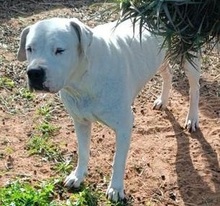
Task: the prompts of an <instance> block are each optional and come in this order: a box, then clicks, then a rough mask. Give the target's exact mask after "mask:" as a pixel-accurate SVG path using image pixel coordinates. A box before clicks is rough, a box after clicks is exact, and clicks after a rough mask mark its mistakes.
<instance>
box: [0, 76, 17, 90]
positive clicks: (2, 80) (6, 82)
mask: <svg viewBox="0 0 220 206" xmlns="http://www.w3.org/2000/svg"><path fill="white" fill-rule="evenodd" d="M14 86H15V83H14V81H13V80H12V79H10V78H7V77H0V88H1V87H2V88H7V89H12V88H14Z"/></svg>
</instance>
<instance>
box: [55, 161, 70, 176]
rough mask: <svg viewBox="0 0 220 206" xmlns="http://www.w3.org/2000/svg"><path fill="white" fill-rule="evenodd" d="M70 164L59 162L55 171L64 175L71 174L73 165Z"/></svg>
mask: <svg viewBox="0 0 220 206" xmlns="http://www.w3.org/2000/svg"><path fill="white" fill-rule="evenodd" d="M70 163H71V162H58V163H56V165H55V166H54V167H53V169H54V170H55V171H56V172H58V173H61V174H63V175H66V174H69V173H70V172H71V171H72V170H73V164H70Z"/></svg>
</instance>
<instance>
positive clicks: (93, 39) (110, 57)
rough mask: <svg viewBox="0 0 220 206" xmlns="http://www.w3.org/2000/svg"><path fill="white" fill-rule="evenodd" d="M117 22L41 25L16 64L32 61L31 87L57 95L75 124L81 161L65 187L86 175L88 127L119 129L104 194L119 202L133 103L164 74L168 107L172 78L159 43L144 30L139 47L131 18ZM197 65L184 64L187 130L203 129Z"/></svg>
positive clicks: (162, 103) (27, 37)
mask: <svg viewBox="0 0 220 206" xmlns="http://www.w3.org/2000/svg"><path fill="white" fill-rule="evenodd" d="M115 25H116V23H108V24H104V25H101V26H97V27H95V28H94V29H91V28H89V27H88V26H86V25H84V24H83V23H81V22H80V21H79V20H77V19H75V18H74V19H65V18H53V19H49V20H43V21H39V22H37V23H35V24H34V25H32V26H29V27H27V28H25V29H24V30H23V31H22V34H21V40H20V48H19V51H18V60H20V61H24V60H26V59H27V61H28V68H27V75H28V82H29V87H30V89H33V90H39V91H46V92H51V93H56V92H60V95H61V99H62V101H63V103H64V105H65V107H66V109H67V111H68V112H69V114H70V115H71V116H72V117H73V119H74V125H75V130H76V133H77V139H78V164H77V167H76V169H75V170H74V171H73V172H72V173H71V174H70V175H69V176H68V177H67V178H66V180H65V185H66V186H68V187H79V185H80V183H81V182H82V181H83V180H84V177H85V175H86V174H87V165H88V161H89V145H90V136H91V123H92V122H95V121H99V122H102V123H103V124H105V125H107V126H109V127H110V128H111V129H113V130H114V131H115V133H116V152H115V156H114V162H113V173H112V177H111V181H110V183H109V186H108V189H107V197H108V198H109V199H111V200H113V201H118V200H119V199H123V198H124V183H123V179H124V171H125V163H126V158H127V153H128V150H129V145H130V139H131V132H132V125H133V114H132V110H131V105H132V103H133V101H134V99H135V97H136V96H137V94H138V92H139V91H140V90H141V89H142V88H143V86H144V85H145V84H146V82H147V81H149V80H150V79H151V78H152V77H153V76H154V75H155V73H156V72H157V71H158V70H160V72H161V75H162V77H163V81H164V82H163V88H162V93H161V95H160V96H159V98H158V99H157V100H156V101H155V103H154V108H155V109H161V108H165V107H166V106H167V102H168V96H169V91H170V88H171V74H170V70H169V66H168V63H167V62H165V61H164V57H165V51H161V52H159V47H160V44H161V42H162V40H161V39H160V38H157V37H155V36H153V35H152V34H150V33H149V32H148V31H146V30H145V31H143V34H142V42H141V43H140V36H139V34H135V35H134V33H133V27H132V24H131V22H130V21H127V22H124V23H122V24H120V25H119V26H118V27H116V28H115ZM136 31H139V27H138V28H137V29H136ZM137 33H138V32H137ZM199 65H200V64H198V68H197V69H195V68H194V67H192V66H191V65H190V64H189V63H188V64H187V66H186V67H185V70H186V73H187V75H188V77H189V83H190V106H189V113H188V116H187V120H186V125H187V127H188V129H189V130H191V131H195V130H196V128H197V127H198V101H199V76H200V68H199Z"/></svg>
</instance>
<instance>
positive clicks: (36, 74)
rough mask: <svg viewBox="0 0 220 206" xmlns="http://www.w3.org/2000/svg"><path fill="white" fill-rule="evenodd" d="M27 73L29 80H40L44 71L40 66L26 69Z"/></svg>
mask: <svg viewBox="0 0 220 206" xmlns="http://www.w3.org/2000/svg"><path fill="white" fill-rule="evenodd" d="M27 75H28V78H29V79H30V80H31V81H41V80H42V79H44V76H45V71H44V69H42V68H38V69H29V70H28V71H27Z"/></svg>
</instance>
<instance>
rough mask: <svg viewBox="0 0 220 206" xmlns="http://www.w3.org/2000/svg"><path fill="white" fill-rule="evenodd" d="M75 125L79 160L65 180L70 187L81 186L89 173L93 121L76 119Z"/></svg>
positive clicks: (65, 183)
mask: <svg viewBox="0 0 220 206" xmlns="http://www.w3.org/2000/svg"><path fill="white" fill-rule="evenodd" d="M74 126H75V130H76V135H77V141H78V162H77V167H76V169H75V170H74V171H72V172H71V173H70V175H69V176H67V178H66V179H65V181H64V185H65V186H66V187H69V188H71V187H75V188H77V187H79V186H80V184H81V183H82V182H83V180H84V178H85V176H86V175H87V171H88V162H89V151H90V138H91V122H88V121H85V122H83V123H81V122H78V121H74Z"/></svg>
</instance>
